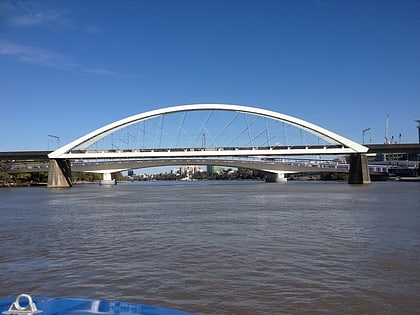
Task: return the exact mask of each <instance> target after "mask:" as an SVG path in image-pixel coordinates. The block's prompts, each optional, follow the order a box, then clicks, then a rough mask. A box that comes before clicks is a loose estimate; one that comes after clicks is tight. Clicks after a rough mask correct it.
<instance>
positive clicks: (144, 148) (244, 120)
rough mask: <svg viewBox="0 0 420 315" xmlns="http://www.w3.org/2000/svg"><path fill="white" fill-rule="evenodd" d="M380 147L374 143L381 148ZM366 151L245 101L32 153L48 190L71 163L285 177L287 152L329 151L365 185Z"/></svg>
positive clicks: (172, 111) (187, 110)
mask: <svg viewBox="0 0 420 315" xmlns="http://www.w3.org/2000/svg"><path fill="white" fill-rule="evenodd" d="M380 148H381V147H380V145H379V146H378V145H376V147H375V150H377V151H379V150H380ZM393 148H394V149H395V147H393ZM406 149H407V148H406ZM388 150H389V149H388ZM368 152H370V149H369V146H364V145H360V144H358V143H356V142H353V141H351V140H349V139H346V138H344V137H342V136H340V135H338V134H336V133H333V132H331V131H329V130H326V129H324V128H322V127H320V126H317V125H314V124H312V123H309V122H306V121H304V120H301V119H298V118H295V117H292V116H288V115H285V114H281V113H277V112H273V111H268V110H264V109H260V108H255V107H247V106H241V105H229V104H193V105H181V106H173V107H166V108H162V109H158V110H152V111H148V112H145V113H141V114H137V115H133V116H130V117H127V118H124V119H121V120H118V121H116V122H113V123H111V124H108V125H105V126H104V127H101V128H99V129H97V130H94V131H92V132H90V133H88V134H86V135H85V136H82V137H81V138H79V139H76V140H74V141H73V142H71V143H69V144H67V145H64V146H63V147H61V148H58V149H57V150H55V151H53V152H46V151H33V152H32V154H33V157H34V159H35V158H48V159H49V161H50V162H49V166H48V171H49V183H48V185H49V187H68V186H71V185H72V183H71V170H72V168H73V169H74V170H76V169H78V168H79V167H80V165H81V164H85V165H86V164H90V165H94V164H95V163H96V165H98V164H102V166H96V169H95V171H97V172H102V173H103V174H104V179H105V180H109V179H110V178H111V173H112V172H116V171H121V170H127V169H132V168H142V167H149V166H161V165H184V164H186V163H191V164H196V165H200V164H205V165H220V166H223V165H229V166H232V167H246V168H254V169H260V170H264V171H267V172H270V173H272V174H276V176H277V177H279V178H280V179H281V178H282V177H283V176H284V174H285V173H287V172H291V171H296V170H297V169H299V168H297V167H296V165H287V164H286V163H282V162H281V161H282V158H284V157H299V156H308V157H315V156H316V157H320V156H331V155H350V157H351V158H350V170H348V169H347V170H346V171H348V172H349V183H359V184H363V183H369V182H370V176H369V168H368V165H367V158H366V153H368ZM6 153H7V152H4V153H0V160H4V159H8V160H11V159H12V157H14V159H15V160H18V159H28V158H29V157H30V155H31V153H30V152H26V153H18V152H14V153H13V152H8V154H6ZM256 159H257V160H258V161H256ZM105 163H106V164H107V166H105ZM307 167H308V166H307ZM309 167H313V166H309ZM323 168H324V169H325V170H326V169H327V168H326V167H323ZM85 169H87V168H86V166H85Z"/></svg>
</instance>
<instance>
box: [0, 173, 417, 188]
mask: <svg viewBox="0 0 420 315" xmlns="http://www.w3.org/2000/svg"><path fill="white" fill-rule="evenodd" d="M266 177H267V173H265V172H262V171H255V170H249V169H238V170H235V171H234V170H232V169H227V170H224V171H222V172H217V173H214V174H207V173H206V172H198V173H195V174H182V175H181V174H179V173H173V172H170V173H157V174H142V175H133V176H130V177H128V176H124V175H123V174H122V173H115V174H113V179H115V180H116V181H117V182H134V181H197V180H238V181H242V180H254V181H265V180H266ZM286 177H287V180H289V181H292V180H293V181H347V179H348V174H346V173H294V174H287V176H286ZM101 180H102V174H97V173H73V185H80V184H98V183H99V182H100V181H101ZM386 180H393V181H416V182H417V181H420V177H419V176H415V177H401V176H395V177H389V176H381V177H376V176H375V175H372V181H386ZM47 183H48V172H38V173H15V174H9V173H5V172H2V173H0V188H2V187H6V188H7V187H38V186H47Z"/></svg>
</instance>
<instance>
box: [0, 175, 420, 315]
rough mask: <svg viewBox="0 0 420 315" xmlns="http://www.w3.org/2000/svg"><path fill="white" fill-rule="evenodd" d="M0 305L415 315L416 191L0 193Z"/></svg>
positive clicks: (410, 186) (124, 188) (167, 188)
mask: <svg viewBox="0 0 420 315" xmlns="http://www.w3.org/2000/svg"><path fill="white" fill-rule="evenodd" d="M0 239H1V241H0V296H3V297H4V296H17V295H18V294H20V293H28V294H31V295H32V296H51V297H56V296H59V297H77V298H89V299H108V300H119V301H127V302H132V303H142V304H150V305H158V306H162V307H169V308H175V309H180V310H184V311H190V312H196V313H199V314H245V315H246V314H325V313H331V314H343V313H346V314H414V313H416V312H418V311H419V309H420V183H403V182H374V183H372V184H369V185H348V184H347V183H343V182H302V181H289V182H287V183H285V184H273V183H270V184H269V183H263V182H257V181H255V182H254V181H249V182H248V181H246V182H245V181H244V182H237V181H231V182H223V181H198V182H169V181H168V182H165V181H162V182H135V183H120V184H118V185H116V186H99V185H96V184H95V185H93V184H90V185H77V186H75V187H72V188H69V189H48V188H45V187H31V188H4V189H0Z"/></svg>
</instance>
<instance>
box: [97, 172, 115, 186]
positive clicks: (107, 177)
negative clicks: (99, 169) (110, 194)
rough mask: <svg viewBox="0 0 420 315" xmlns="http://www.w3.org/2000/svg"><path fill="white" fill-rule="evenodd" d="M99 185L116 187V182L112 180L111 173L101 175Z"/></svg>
mask: <svg viewBox="0 0 420 315" xmlns="http://www.w3.org/2000/svg"><path fill="white" fill-rule="evenodd" d="M99 184H100V185H116V184H117V181H116V180H115V179H112V174H111V173H105V172H104V173H103V177H102V180H101V181H100V182H99Z"/></svg>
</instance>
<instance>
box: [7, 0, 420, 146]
mask: <svg viewBox="0 0 420 315" xmlns="http://www.w3.org/2000/svg"><path fill="white" fill-rule="evenodd" d="M192 103H229V104H241V105H247V106H254V107H260V108H265V109H269V110H274V111H278V112H281V113H284V114H288V115H292V116H295V117H298V118H301V119H304V120H307V121H309V122H312V123H315V124H317V125H320V126H322V127H324V128H326V129H329V130H331V131H333V132H336V133H338V134H341V135H343V136H345V137H348V138H350V139H352V140H355V141H358V142H362V130H363V129H366V128H372V142H373V143H383V142H384V140H385V126H386V116H387V114H388V115H389V137H391V136H394V137H395V139H396V140H398V139H399V135H400V134H401V141H402V142H405V143H407V142H417V141H418V136H417V128H416V126H417V124H416V123H415V122H414V120H416V119H420V1H410V0H405V1H398V0H395V1H386V0H384V1H368V0H364V1H338V0H337V1H322V0H319V1H316V0H311V1H281V0H277V1H274V0H273V1H269V0H259V1H257V0H255V1H247V0H206V1H205V0H166V1H165V0H149V1H141V0H138V1H94V0H91V1H79V0H71V1H65V0H63V1H48V0H47V1H19V0H13V1H8V0H1V1H0V110H1V111H0V113H1V118H2V119H1V123H0V151H13V150H46V149H48V146H49V137H48V135H56V136H59V137H60V142H61V144H65V143H68V142H70V141H72V140H74V139H76V138H78V137H80V136H82V135H84V134H86V133H88V132H90V131H92V130H94V129H96V128H99V127H101V126H103V125H105V124H108V123H111V122H113V121H115V120H118V119H121V118H124V117H127V116H130V115H134V114H137V113H141V112H144V111H148V110H152V109H157V108H162V107H167V106H172V105H180V104H192ZM365 141H367V140H365Z"/></svg>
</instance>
